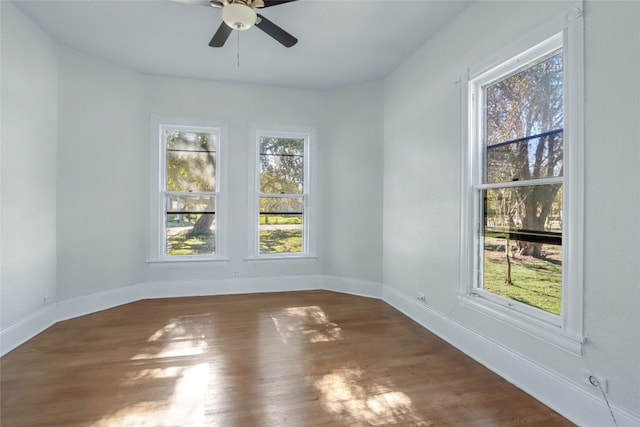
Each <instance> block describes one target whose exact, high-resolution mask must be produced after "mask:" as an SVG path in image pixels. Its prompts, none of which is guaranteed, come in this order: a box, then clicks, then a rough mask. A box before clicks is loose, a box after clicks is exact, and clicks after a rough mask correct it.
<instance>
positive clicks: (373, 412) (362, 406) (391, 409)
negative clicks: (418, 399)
mask: <svg viewBox="0 0 640 427" xmlns="http://www.w3.org/2000/svg"><path fill="white" fill-rule="evenodd" d="M314 387H315V388H316V389H317V390H319V391H320V392H321V393H322V398H321V401H322V404H323V405H324V407H325V409H326V410H327V411H328V412H330V413H332V414H335V415H337V416H339V417H340V418H341V419H345V420H348V421H349V422H350V425H353V426H360V425H362V426H364V425H372V426H385V425H402V426H407V425H411V426H429V425H431V424H430V423H427V422H425V421H423V420H422V419H420V418H419V417H418V416H417V415H416V414H415V413H414V411H413V408H412V402H411V398H410V397H409V396H407V395H406V394H405V393H403V392H401V391H397V390H393V389H391V388H389V387H386V386H384V385H382V384H379V383H376V382H375V381H374V380H372V379H369V378H366V376H365V375H364V372H363V371H362V369H360V368H359V367H344V368H341V369H337V370H335V371H333V372H331V373H329V374H326V375H324V376H323V377H322V378H320V379H319V380H317V381H316V382H315V384H314Z"/></svg>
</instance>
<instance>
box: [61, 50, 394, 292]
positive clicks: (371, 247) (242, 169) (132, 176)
mask: <svg viewBox="0 0 640 427" xmlns="http://www.w3.org/2000/svg"><path fill="white" fill-rule="evenodd" d="M59 81H60V88H59V93H60V96H59V98H60V102H59V105H60V106H59V117H60V124H59V127H60V130H59V141H60V143H59V155H58V166H59V173H58V218H59V221H58V236H59V237H58V253H59V266H58V288H59V289H58V293H59V296H60V299H68V298H73V297H78V296H82V295H88V294H92V293H96V292H101V291H108V290H112V289H117V288H120V287H123V286H128V285H132V284H135V283H150V282H151V283H157V282H172V281H175V282H176V283H177V282H179V281H181V282H184V281H211V280H218V279H225V280H226V279H230V278H234V279H242V278H252V277H268V276H298V275H318V274H323V273H328V274H333V275H338V276H341V277H346V278H352V279H359V280H363V281H365V282H374V283H377V284H379V283H380V282H381V280H382V269H381V264H380V262H379V260H380V256H381V252H382V231H381V223H382V209H381V205H382V192H381V185H382V176H381V167H382V84H381V83H372V84H368V85H362V86H358V87H355V88H347V89H342V90H336V91H333V92H321V91H316V90H300V89H287V88H279V87H264V86H255V85H246V84H243V85H240V84H233V83H223V82H213V81H204V80H193V79H181V78H169V77H154V76H146V75H140V74H137V73H134V72H131V71H128V70H124V69H122V68H119V67H117V66H115V65H113V64H109V63H105V62H104V61H102V60H100V59H96V58H93V57H91V56H89V55H86V54H83V53H80V52H78V51H75V50H71V49H68V48H60V78H59ZM152 115H155V116H163V117H178V118H190V119H203V120H207V121H211V120H213V121H219V122H222V123H225V124H226V125H227V128H228V140H227V141H224V142H223V144H225V147H224V148H225V149H226V151H227V156H228V157H227V158H228V160H229V167H228V168H227V175H226V179H227V190H228V193H227V195H228V200H227V201H228V209H227V213H228V232H229V234H228V239H227V242H228V251H227V252H228V256H229V258H230V259H231V260H230V262H228V263H220V264H219V265H216V266H214V267H209V268H189V269H185V268H155V267H151V266H149V265H148V264H147V262H146V260H147V258H148V256H149V251H148V243H147V242H148V233H149V225H148V224H149V208H148V201H149V196H150V194H149V191H150V185H149V180H150V177H149V163H150V160H149V146H150V136H149V121H150V117H151V116H152ZM254 124H275V125H284V126H287V125H291V126H315V127H316V128H317V140H316V141H314V143H315V144H316V147H315V148H316V150H315V157H314V159H313V160H312V163H313V166H314V167H315V168H316V178H317V179H316V182H315V183H313V184H314V190H315V195H316V197H317V205H318V206H319V210H318V212H319V215H318V217H317V225H318V248H317V249H318V254H319V255H320V256H319V258H318V259H317V260H306V261H292V262H281V261H280V262H263V261H260V262H247V261H246V260H245V259H244V258H245V257H246V256H247V248H246V245H247V233H248V231H249V226H248V218H247V204H248V195H247V189H248V179H249V178H248V167H249V159H248V148H249V129H250V127H251V125H254ZM328 172H330V173H328ZM354 196H355V198H354ZM362 209H364V210H365V211H366V216H364V217H363V214H362V212H361V210H362ZM345 212H347V213H346V214H345ZM363 218H364V219H365V220H364V221H363ZM325 263H327V266H328V267H326V268H325V267H324V265H325ZM234 273H239V274H234Z"/></svg>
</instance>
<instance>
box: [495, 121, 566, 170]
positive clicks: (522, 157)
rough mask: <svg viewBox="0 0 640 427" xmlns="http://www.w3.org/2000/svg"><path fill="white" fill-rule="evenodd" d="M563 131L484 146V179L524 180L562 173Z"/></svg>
mask: <svg viewBox="0 0 640 427" xmlns="http://www.w3.org/2000/svg"><path fill="white" fill-rule="evenodd" d="M562 153H563V140H562V131H561V130H559V131H556V132H551V133H547V134H545V135H544V136H541V137H538V138H530V139H529V138H527V139H524V140H517V141H514V142H508V143H505V144H496V145H489V146H487V163H486V165H487V168H486V174H487V176H486V182H488V183H496V182H508V181H524V180H528V179H539V178H551V177H558V176H562V174H563V159H562Z"/></svg>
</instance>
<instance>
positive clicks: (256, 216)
mask: <svg viewBox="0 0 640 427" xmlns="http://www.w3.org/2000/svg"><path fill="white" fill-rule="evenodd" d="M261 138H281V139H302V140H303V141H304V142H303V149H302V153H301V154H297V153H296V154H290V153H289V154H287V153H285V154H269V155H273V156H283V157H302V159H303V166H302V168H303V170H302V189H301V192H300V193H276V192H274V193H265V192H262V191H260V190H261V186H260V185H261V180H260V173H261V170H262V168H261V166H260V161H261V157H263V156H264V155H265V153H264V152H262V150H261V147H260V139H261ZM310 138H311V133H310V132H306V131H303V132H298V131H286V130H285V131H282V130H258V129H256V130H255V133H254V134H253V148H252V149H253V150H254V151H255V156H254V166H255V167H254V170H253V173H254V177H253V189H252V193H253V197H252V198H253V201H252V203H251V205H252V210H253V212H252V214H251V215H250V218H251V228H252V232H251V235H252V238H251V243H250V247H251V248H252V249H251V254H250V256H251V257H252V258H253V257H255V258H263V259H269V258H295V257H304V256H309V255H311V242H310V234H311V232H310V223H309V210H308V207H309V197H310V195H309V188H310V184H309V182H310V168H309V164H310V161H309V151H310V147H309V144H310ZM265 198H274V199H277V198H284V199H300V200H301V210H300V211H296V212H293V213H296V214H300V216H301V217H302V224H301V226H302V232H301V240H302V242H301V250H300V251H296V252H264V251H261V227H260V226H261V224H260V221H261V216H262V215H263V213H262V212H261V209H260V200H261V199H265ZM285 214H286V213H285Z"/></svg>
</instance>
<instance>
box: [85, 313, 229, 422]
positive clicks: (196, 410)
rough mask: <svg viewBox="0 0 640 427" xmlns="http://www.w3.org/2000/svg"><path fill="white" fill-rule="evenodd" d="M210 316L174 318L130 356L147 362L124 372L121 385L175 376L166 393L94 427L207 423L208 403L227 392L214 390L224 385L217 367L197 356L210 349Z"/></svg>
mask: <svg viewBox="0 0 640 427" xmlns="http://www.w3.org/2000/svg"><path fill="white" fill-rule="evenodd" d="M206 316H207V315H201V316H198V317H199V319H195V318H193V316H186V317H185V318H178V319H172V320H171V321H170V322H168V323H167V325H166V326H164V327H163V328H160V329H158V330H157V331H156V332H154V333H153V334H152V335H151V336H150V337H149V339H148V340H147V342H148V343H149V347H148V348H147V349H146V350H145V351H144V352H141V353H139V354H136V355H135V356H133V357H131V358H130V360H131V361H135V362H136V363H138V361H141V360H144V361H145V362H144V365H145V368H144V369H140V370H138V371H134V372H131V373H129V374H128V375H126V376H125V378H123V379H122V381H121V386H122V387H124V388H129V387H140V386H144V384H145V383H144V382H145V381H146V382H148V381H154V380H173V381H175V382H174V384H173V390H171V394H170V395H169V396H168V397H166V398H165V397H163V398H161V399H159V400H153V401H142V402H137V403H134V404H131V405H128V406H126V407H124V408H121V409H119V410H117V411H116V412H114V413H112V414H109V415H107V416H105V417H104V418H102V419H101V420H99V421H97V422H96V423H94V424H93V425H92V427H116V426H131V427H146V426H190V427H206V426H208V425H209V423H208V422H207V419H206V418H207V417H206V407H205V405H207V404H211V403H212V402H211V400H212V398H213V399H217V398H223V396H222V395H219V394H212V393H211V390H220V389H221V387H222V384H221V378H219V377H218V373H217V372H216V371H217V368H219V366H217V367H216V366H212V365H211V364H210V363H198V361H199V360H201V359H200V358H199V357H198V356H200V355H202V354H204V353H207V352H209V353H210V349H209V348H208V345H207V343H206V341H205V340H204V338H205V336H204V331H203V325H205V326H206V324H207V318H206ZM209 320H210V319H209ZM194 356H195V357H194ZM209 356H212V355H209ZM209 358H211V357H209ZM216 365H218V364H216Z"/></svg>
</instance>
